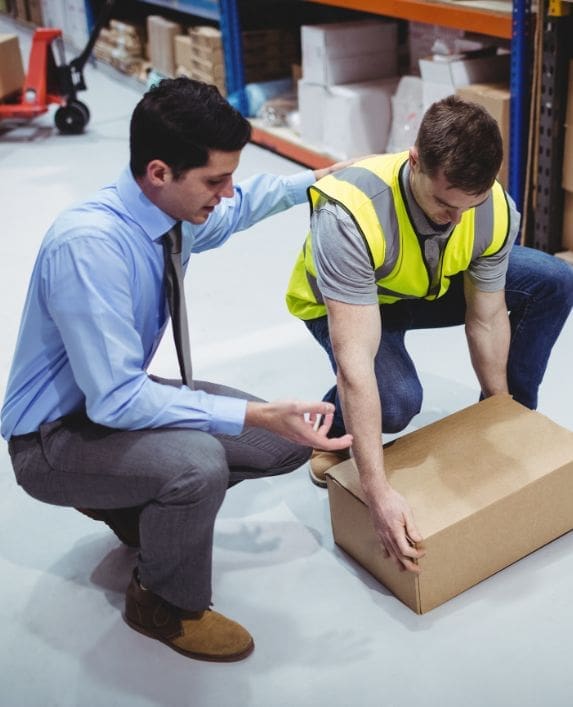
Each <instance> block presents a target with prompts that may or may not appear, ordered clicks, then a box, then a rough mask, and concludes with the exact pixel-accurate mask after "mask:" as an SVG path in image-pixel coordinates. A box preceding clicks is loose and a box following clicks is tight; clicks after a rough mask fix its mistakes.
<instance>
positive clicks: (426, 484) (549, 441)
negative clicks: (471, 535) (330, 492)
mask: <svg viewBox="0 0 573 707" xmlns="http://www.w3.org/2000/svg"><path fill="white" fill-rule="evenodd" d="M384 456H385V464H386V470H387V475H388V479H389V481H390V483H391V484H392V486H393V487H394V488H395V489H396V490H397V491H399V492H400V493H402V494H403V495H404V496H405V497H406V499H407V500H408V502H409V504H410V505H411V507H412V510H413V512H414V514H415V517H416V522H417V524H418V527H419V529H420V532H421V533H422V536H423V537H424V538H429V537H430V536H432V535H433V534H435V533H438V532H440V531H441V530H443V529H444V528H447V527H448V526H451V525H452V524H454V523H457V522H459V521H461V520H463V519H464V518H466V517H468V516H470V515H472V514H474V513H476V512H478V511H480V510H482V509H483V508H486V507H488V506H489V505H491V504H492V503H496V502H498V501H499V500H500V498H503V497H506V496H509V495H511V494H513V493H515V492H516V491H519V490H520V489H522V488H524V487H525V486H527V485H529V484H531V483H532V482H534V481H536V480H537V479H540V478H542V477H543V476H545V475H547V474H549V473H551V472H552V471H553V470H554V469H557V468H559V467H562V466H563V465H565V464H567V463H568V462H570V461H571V460H573V432H570V431H569V430H566V429H565V428H563V427H560V426H559V425H557V424H555V423H554V422H552V421H551V420H549V419H548V418H546V417H544V416H543V415H541V414H540V413H538V412H534V411H532V410H529V409H527V408H525V407H523V406H522V405H520V404H519V403H516V402H515V401H513V400H512V399H511V397H509V396H494V397H492V398H488V399H487V400H484V401H482V402H480V403H478V404H476V405H472V406H471V407H468V408H466V409H464V410H461V411H460V412H457V413H454V414H453V415H449V416H448V417H446V418H444V419H442V420H438V421H437V422H434V423H433V424H431V425H428V426H426V427H423V428H422V429H419V430H416V431H415V432H412V433H410V434H407V435H404V436H403V437H400V438H399V439H397V440H395V441H394V442H393V443H392V444H391V445H390V446H388V447H387V448H386V449H385V452H384ZM330 475H331V476H332V477H333V478H334V479H336V480H337V481H338V482H339V483H340V484H341V485H342V486H344V487H345V488H346V489H347V490H348V491H349V492H350V493H352V494H353V495H355V496H356V497H357V498H359V499H361V500H362V501H363V502H364V501H365V498H364V493H363V491H362V487H361V484H360V480H359V478H358V472H357V471H356V468H355V466H354V464H353V462H352V461H347V462H344V463H342V464H339V465H338V466H336V467H334V468H333V469H332V470H331V472H330ZM428 499H432V503H428Z"/></svg>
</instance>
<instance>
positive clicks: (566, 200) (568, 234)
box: [561, 191, 573, 250]
mask: <svg viewBox="0 0 573 707" xmlns="http://www.w3.org/2000/svg"><path fill="white" fill-rule="evenodd" d="M561 245H562V246H563V248H565V249H566V250H573V192H570V191H565V192H564V193H563V231H562V236H561Z"/></svg>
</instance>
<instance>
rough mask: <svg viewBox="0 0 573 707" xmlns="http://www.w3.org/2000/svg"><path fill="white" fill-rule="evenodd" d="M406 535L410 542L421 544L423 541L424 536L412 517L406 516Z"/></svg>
mask: <svg viewBox="0 0 573 707" xmlns="http://www.w3.org/2000/svg"><path fill="white" fill-rule="evenodd" d="M406 535H407V537H408V540H410V541H411V542H413V543H421V542H422V540H423V538H422V534H421V533H420V531H419V530H418V527H417V525H416V523H414V519H413V518H412V517H411V516H406Z"/></svg>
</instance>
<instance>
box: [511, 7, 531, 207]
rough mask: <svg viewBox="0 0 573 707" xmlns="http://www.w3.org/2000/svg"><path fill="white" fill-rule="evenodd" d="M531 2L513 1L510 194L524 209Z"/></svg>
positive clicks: (529, 83) (517, 204) (518, 205)
mask: <svg viewBox="0 0 573 707" xmlns="http://www.w3.org/2000/svg"><path fill="white" fill-rule="evenodd" d="M530 2H531V0H513V10H512V12H513V17H512V38H511V76H510V92H511V110H510V133H509V134H510V138H509V189H508V191H509V193H510V194H511V197H512V198H513V200H514V201H515V203H516V206H517V208H518V210H519V211H521V210H522V208H523V193H524V187H525V169H526V164H527V142H528V136H527V126H528V123H529V120H528V118H529V101H530V86H531V81H530V76H531V68H530V67H531V61H530V48H531V7H530Z"/></svg>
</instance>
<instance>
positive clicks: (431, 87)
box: [419, 52, 510, 108]
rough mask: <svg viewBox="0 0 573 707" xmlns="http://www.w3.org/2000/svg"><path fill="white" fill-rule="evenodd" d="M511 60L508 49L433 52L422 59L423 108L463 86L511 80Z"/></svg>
mask: <svg viewBox="0 0 573 707" xmlns="http://www.w3.org/2000/svg"><path fill="white" fill-rule="evenodd" d="M509 60H510V55H509V53H505V52H504V53H499V54H491V55H487V56H476V57H470V56H468V57H466V58H455V57H451V56H450V57H442V56H433V57H427V58H425V59H420V62H419V64H420V75H421V76H422V81H423V85H422V89H423V103H424V108H428V107H429V106H430V105H431V104H432V103H434V101H439V100H441V99H442V98H445V97H446V96H450V95H451V94H452V93H455V92H456V89H458V88H460V87H461V86H467V85H468V84H474V83H505V82H508V81H509Z"/></svg>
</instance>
